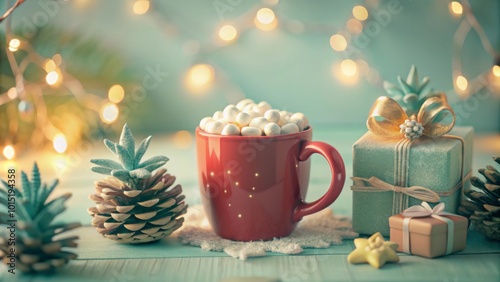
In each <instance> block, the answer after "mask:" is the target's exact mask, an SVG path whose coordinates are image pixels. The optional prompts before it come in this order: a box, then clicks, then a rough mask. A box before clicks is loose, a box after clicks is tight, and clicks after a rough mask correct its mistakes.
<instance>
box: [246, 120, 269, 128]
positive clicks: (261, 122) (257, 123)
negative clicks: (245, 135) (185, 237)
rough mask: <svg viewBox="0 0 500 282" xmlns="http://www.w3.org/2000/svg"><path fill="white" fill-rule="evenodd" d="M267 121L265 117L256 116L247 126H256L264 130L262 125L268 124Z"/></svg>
mask: <svg viewBox="0 0 500 282" xmlns="http://www.w3.org/2000/svg"><path fill="white" fill-rule="evenodd" d="M268 123H269V121H268V120H267V119H266V118H265V117H256V118H254V119H252V120H251V121H250V124H249V126H251V127H257V128H259V129H260V130H264V126H266V124H268Z"/></svg>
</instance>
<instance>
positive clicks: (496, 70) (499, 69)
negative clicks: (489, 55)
mask: <svg viewBox="0 0 500 282" xmlns="http://www.w3.org/2000/svg"><path fill="white" fill-rule="evenodd" d="M491 72H492V73H493V75H494V76H496V77H500V66H493V68H492V69H491Z"/></svg>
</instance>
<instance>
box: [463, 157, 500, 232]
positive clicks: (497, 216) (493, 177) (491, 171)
mask: <svg viewBox="0 0 500 282" xmlns="http://www.w3.org/2000/svg"><path fill="white" fill-rule="evenodd" d="M493 160H494V161H495V162H497V163H498V164H500V157H494V158H493ZM478 172H479V173H481V174H482V175H483V176H484V177H485V179H486V182H484V181H482V180H481V179H479V178H477V177H471V183H472V185H473V186H475V187H477V188H478V189H479V190H478V189H470V190H467V191H465V195H466V196H467V197H468V198H469V199H464V200H463V201H462V204H461V206H460V207H459V209H458V213H459V214H461V215H463V216H466V217H469V219H470V220H471V222H472V224H473V225H474V227H475V228H476V230H478V231H479V232H480V233H482V234H484V235H485V236H486V237H488V238H490V239H493V240H500V172H498V170H496V169H495V168H494V167H492V166H490V165H488V166H486V169H484V168H482V169H479V170H478Z"/></svg>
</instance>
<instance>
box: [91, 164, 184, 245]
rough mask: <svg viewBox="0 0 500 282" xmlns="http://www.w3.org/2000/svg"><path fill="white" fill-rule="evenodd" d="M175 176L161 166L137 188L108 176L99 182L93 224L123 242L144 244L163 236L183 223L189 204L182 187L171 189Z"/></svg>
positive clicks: (94, 197)
mask: <svg viewBox="0 0 500 282" xmlns="http://www.w3.org/2000/svg"><path fill="white" fill-rule="evenodd" d="M174 182H175V177H174V176H172V175H170V174H168V173H166V169H158V170H157V171H156V172H155V173H154V174H153V175H152V176H151V177H149V178H145V179H141V180H140V182H139V183H138V184H136V185H134V186H135V187H131V186H129V184H127V183H125V182H122V181H120V180H118V179H117V178H115V177H108V178H106V179H104V180H100V181H98V182H96V186H95V192H96V194H94V195H91V196H90V199H91V200H92V201H94V202H95V203H96V206H95V207H91V208H89V209H88V211H89V213H90V215H91V216H92V217H93V219H92V226H94V227H95V228H96V229H97V232H99V233H101V234H102V235H103V236H104V237H106V238H109V239H111V240H116V241H117V242H120V243H145V242H152V241H156V240H159V239H162V238H164V237H166V236H168V235H170V234H171V233H172V232H174V231H175V230H176V229H178V228H179V227H181V226H182V223H183V222H184V218H179V216H180V215H182V214H184V213H186V209H187V205H186V204H185V203H184V201H183V200H184V195H181V193H182V187H181V186H180V185H179V184H178V185H176V186H175V187H173V188H171V186H172V184H173V183H174Z"/></svg>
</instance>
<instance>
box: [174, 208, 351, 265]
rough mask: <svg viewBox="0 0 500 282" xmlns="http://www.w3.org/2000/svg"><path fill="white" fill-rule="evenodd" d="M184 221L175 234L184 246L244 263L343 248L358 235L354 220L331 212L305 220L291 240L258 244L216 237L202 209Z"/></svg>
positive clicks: (190, 214)
mask: <svg viewBox="0 0 500 282" xmlns="http://www.w3.org/2000/svg"><path fill="white" fill-rule="evenodd" d="M184 217H185V221H184V225H183V227H182V228H181V229H179V230H178V231H177V232H176V234H175V235H176V236H178V238H179V239H181V242H182V243H183V244H189V245H193V246H199V247H201V248H202V249H203V250H207V251H218V252H222V251H223V252H225V253H227V254H228V255H230V256H232V257H233V258H238V259H241V260H246V259H247V258H248V257H258V256H265V255H266V252H275V253H283V254H298V253H301V252H302V251H303V249H304V248H328V247H329V246H330V245H332V244H337V245H338V244H342V239H352V238H355V237H356V236H357V235H358V234H357V233H356V232H354V231H352V224H351V219H350V218H348V217H336V216H334V215H333V212H332V210H331V209H325V210H323V211H321V212H318V213H315V214H313V215H309V216H306V217H304V218H303V219H302V221H301V222H300V223H299V224H298V226H297V228H296V229H295V231H294V232H293V233H292V234H290V236H288V237H284V238H279V239H273V240H272V241H256V242H236V241H231V240H227V239H223V238H221V237H219V236H217V235H215V234H214V233H213V231H212V228H211V227H210V224H209V223H208V220H207V217H206V215H205V212H204V210H203V207H202V206H201V205H199V206H194V207H190V208H189V209H188V212H187V214H186V215H185V216H184Z"/></svg>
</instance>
